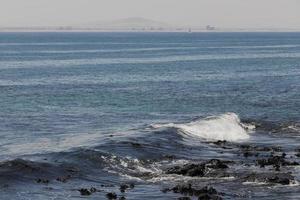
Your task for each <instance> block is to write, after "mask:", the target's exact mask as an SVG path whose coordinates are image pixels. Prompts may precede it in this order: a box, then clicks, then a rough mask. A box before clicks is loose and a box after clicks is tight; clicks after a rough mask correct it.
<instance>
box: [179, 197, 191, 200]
mask: <svg viewBox="0 0 300 200" xmlns="http://www.w3.org/2000/svg"><path fill="white" fill-rule="evenodd" d="M178 200H191V198H190V197H179V198H178Z"/></svg>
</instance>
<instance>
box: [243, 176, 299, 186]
mask: <svg viewBox="0 0 300 200" xmlns="http://www.w3.org/2000/svg"><path fill="white" fill-rule="evenodd" d="M245 179H246V181H250V182H264V183H272V184H281V185H289V184H291V183H293V182H294V177H293V176H292V175H291V174H290V173H262V174H257V173H253V174H250V175H248V176H246V177H245Z"/></svg>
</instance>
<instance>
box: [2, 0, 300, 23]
mask: <svg viewBox="0 0 300 200" xmlns="http://www.w3.org/2000/svg"><path fill="white" fill-rule="evenodd" d="M128 17H144V18H149V19H153V20H159V21H163V22H167V23H170V24H174V25H189V26H205V25H207V24H210V25H213V26H217V27H223V28H226V27H227V28H229V27H230V28H238V27H241V28H247V27H253V28H263V27H268V28H294V27H295V28H300V0H0V26H26V25H72V24H81V23H89V22H97V21H105V20H114V19H120V18H128Z"/></svg>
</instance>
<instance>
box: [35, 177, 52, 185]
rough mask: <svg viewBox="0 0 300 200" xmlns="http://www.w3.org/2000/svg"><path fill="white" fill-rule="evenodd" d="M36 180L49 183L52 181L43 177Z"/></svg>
mask: <svg viewBox="0 0 300 200" xmlns="http://www.w3.org/2000/svg"><path fill="white" fill-rule="evenodd" d="M36 182H37V183H44V184H48V183H49V182H50V181H49V180H48V179H41V178H39V179H37V180H36Z"/></svg>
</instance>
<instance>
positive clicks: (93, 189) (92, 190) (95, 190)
mask: <svg viewBox="0 0 300 200" xmlns="http://www.w3.org/2000/svg"><path fill="white" fill-rule="evenodd" d="M97 191H98V190H97V189H96V188H94V187H91V189H90V192H91V193H95V192H97Z"/></svg>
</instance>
